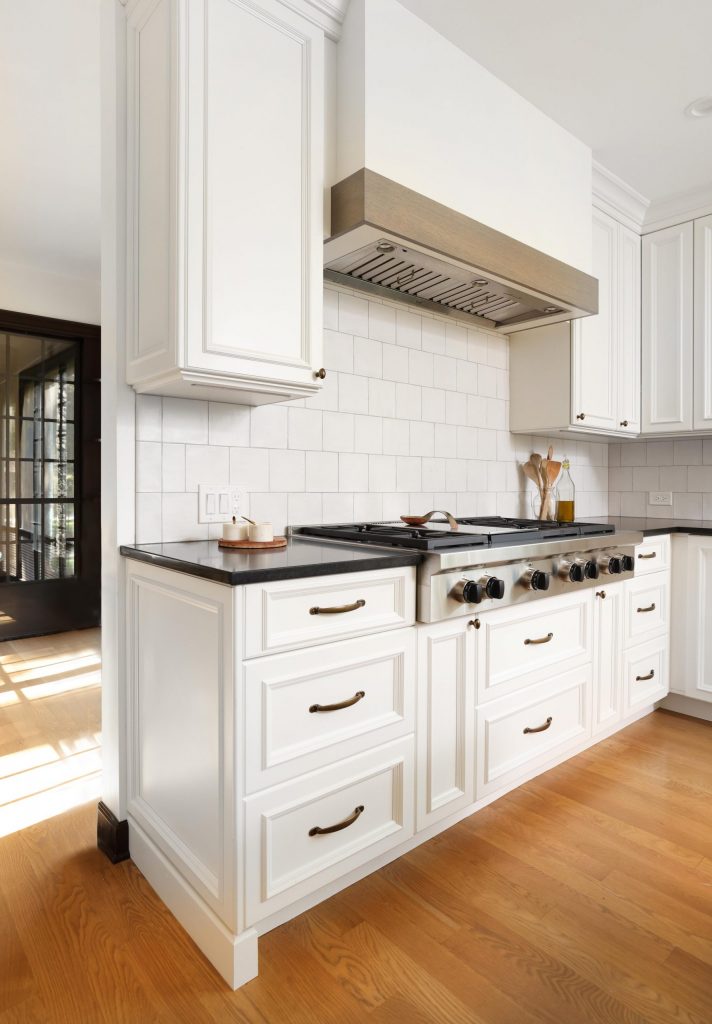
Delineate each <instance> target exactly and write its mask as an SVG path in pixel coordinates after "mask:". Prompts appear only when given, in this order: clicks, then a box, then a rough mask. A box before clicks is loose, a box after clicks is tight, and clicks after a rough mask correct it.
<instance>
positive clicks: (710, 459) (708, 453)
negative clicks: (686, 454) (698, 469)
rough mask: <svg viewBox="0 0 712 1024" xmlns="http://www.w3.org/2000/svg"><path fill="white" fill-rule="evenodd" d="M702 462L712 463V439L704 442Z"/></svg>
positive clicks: (707, 464)
mask: <svg viewBox="0 0 712 1024" xmlns="http://www.w3.org/2000/svg"><path fill="white" fill-rule="evenodd" d="M702 462H703V464H704V465H705V466H710V465H712V439H706V440H704V441H703V442H702Z"/></svg>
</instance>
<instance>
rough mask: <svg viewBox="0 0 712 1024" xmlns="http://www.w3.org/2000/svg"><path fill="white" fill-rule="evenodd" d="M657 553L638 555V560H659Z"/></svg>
mask: <svg viewBox="0 0 712 1024" xmlns="http://www.w3.org/2000/svg"><path fill="white" fill-rule="evenodd" d="M657 557H658V553H657V551H651V552H650V554H649V555H638V558H657Z"/></svg>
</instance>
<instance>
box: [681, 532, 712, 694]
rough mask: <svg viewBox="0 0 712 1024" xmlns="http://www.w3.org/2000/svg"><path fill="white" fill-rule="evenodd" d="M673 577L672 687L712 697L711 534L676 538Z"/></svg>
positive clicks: (684, 691)
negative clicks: (711, 627)
mask: <svg viewBox="0 0 712 1024" xmlns="http://www.w3.org/2000/svg"><path fill="white" fill-rule="evenodd" d="M673 580H674V603H673V614H672V634H673V638H674V643H673V645H672V678H671V689H672V690H673V691H674V692H675V693H680V694H683V695H684V696H686V697H692V698H693V699H695V700H703V701H712V631H711V630H710V622H711V621H712V537H708V536H704V535H700V536H695V535H692V534H689V535H683V536H676V537H675V538H674V545H673Z"/></svg>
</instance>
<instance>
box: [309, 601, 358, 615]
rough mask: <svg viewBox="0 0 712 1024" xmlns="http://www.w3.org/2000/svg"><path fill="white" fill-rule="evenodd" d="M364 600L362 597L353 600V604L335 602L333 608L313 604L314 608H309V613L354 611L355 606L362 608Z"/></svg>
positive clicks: (339, 613)
mask: <svg viewBox="0 0 712 1024" xmlns="http://www.w3.org/2000/svg"><path fill="white" fill-rule="evenodd" d="M365 604H366V602H365V601H364V600H363V598H362V597H360V598H359V599H358V601H354V603H353V604H337V605H334V607H333V608H320V607H319V605H315V607H314V608H310V609H309V614H310V615H343V613H344V612H355V611H356V609H357V608H363V606H364V605H365Z"/></svg>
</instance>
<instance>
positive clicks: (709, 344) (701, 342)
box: [693, 216, 712, 430]
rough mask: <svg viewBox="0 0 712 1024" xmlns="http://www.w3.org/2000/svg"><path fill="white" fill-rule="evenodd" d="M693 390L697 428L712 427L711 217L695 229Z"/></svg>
mask: <svg viewBox="0 0 712 1024" xmlns="http://www.w3.org/2000/svg"><path fill="white" fill-rule="evenodd" d="M694 247H695V251H694V293H695V302H694V312H693V316H694V346H693V348H694V353H693V365H694V375H695V383H694V393H693V421H694V427H695V430H712V216H709V217H701V218H700V219H699V220H696V221H695V228H694Z"/></svg>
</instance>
